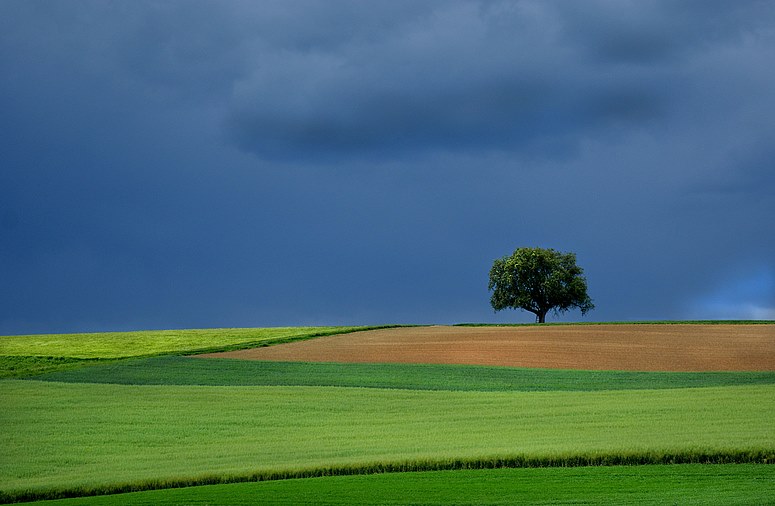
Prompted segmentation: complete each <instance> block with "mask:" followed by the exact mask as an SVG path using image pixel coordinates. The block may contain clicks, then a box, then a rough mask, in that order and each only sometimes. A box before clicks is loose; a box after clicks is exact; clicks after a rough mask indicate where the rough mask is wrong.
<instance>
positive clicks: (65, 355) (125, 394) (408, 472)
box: [0, 328, 775, 504]
mask: <svg viewBox="0 0 775 506" xmlns="http://www.w3.org/2000/svg"><path fill="white" fill-rule="evenodd" d="M343 330H345V331H351V330H353V329H351V328H346V329H343ZM333 331H335V330H332V329H330V328H326V329H324V330H321V333H323V332H333ZM208 332H210V333H207V332H205V333H204V334H203V336H202V340H201V341H197V340H196V339H195V338H194V334H195V333H193V332H191V333H190V334H191V335H188V336H187V337H186V339H189V338H192V339H193V341H187V342H185V343H181V342H174V341H175V339H176V338H173V337H170V334H169V333H160V334H159V335H158V336H156V337H154V334H153V333H144V334H143V335H141V336H140V337H141V338H142V339H144V340H145V342H146V344H148V349H152V350H158V349H162V348H165V349H168V348H170V347H171V346H172V345H173V344H174V345H175V346H177V347H175V350H176V351H175V352H174V353H170V354H167V355H164V354H159V353H155V355H156V356H152V357H147V356H146V357H145V358H132V357H137V356H138V355H142V353H140V351H142V348H143V346H140V345H138V344H133V345H132V346H131V347H129V348H128V349H127V351H124V350H122V338H121V336H120V335H112V336H109V339H108V340H107V341H105V340H103V339H101V338H99V337H96V338H95V336H91V337H89V336H90V335H85V336H86V337H83V338H79V337H73V336H72V335H70V336H68V337H62V336H53V337H47V336H35V337H33V338H30V348H29V350H35V353H37V352H38V351H39V350H41V349H49V350H55V349H58V350H60V351H59V352H61V353H62V356H59V357H57V356H52V357H49V358H44V357H43V356H36V355H35V354H34V353H32V352H31V351H29V350H27V349H26V348H25V347H24V338H20V337H18V336H17V337H14V338H11V339H12V341H13V342H12V346H8V347H6V346H5V344H4V342H3V340H5V339H6V338H3V337H0V346H3V347H2V348H0V355H4V356H5V362H3V361H0V367H4V368H6V369H5V370H4V371H3V373H4V374H5V376H6V377H7V379H4V380H0V405H1V406H2V407H3V409H2V410H1V411H0V426H2V428H3V430H2V432H0V448H2V450H3V451H2V453H0V501H4V502H9V501H20V500H25V501H31V500H40V499H47V498H48V499H54V498H60V497H62V498H64V497H74V498H77V499H75V501H76V502H77V503H78V504H116V503H120V504H214V503H222V504H250V503H254V504H255V503H261V504H305V503H306V504H408V503H415V504H418V503H422V504H454V503H459V504H518V503H519V504H525V503H528V504H530V503H533V504H548V503H558V502H576V503H589V504H603V503H617V504H635V503H638V504H660V503H674V502H680V503H682V504H735V501H737V503H738V504H772V503H773V499H772V497H775V493H774V492H775V491H774V490H773V489H774V488H775V486H774V485H773V483H775V466H774V465H772V463H773V462H775V424H773V422H772V420H775V400H774V399H775V378H774V375H775V374H774V373H772V372H745V373H643V372H622V371H618V372H612V371H563V370H546V369H519V368H505V367H479V366H440V365H402V364H310V363H298V362H287V363H272V362H249V361H239V360H230V359H203V358H193V357H185V356H181V355H182V354H183V353H185V352H186V351H187V350H188V351H190V350H201V349H212V348H213V347H214V344H213V343H212V342H211V341H212V340H213V335H212V332H213V331H208ZM316 332H317V331H316V330H314V329H313V330H310V329H304V331H301V330H299V331H297V332H294V331H292V330H288V329H284V330H283V331H282V332H281V333H277V332H263V330H262V329H252V330H250V331H247V330H246V331H245V332H236V333H231V335H232V337H233V338H234V336H237V337H236V338H235V339H236V340H237V341H239V342H238V343H235V342H234V340H235V339H231V340H224V342H223V343H222V345H223V346H224V347H231V346H235V345H238V346H241V345H243V344H244V343H245V342H248V341H247V340H246V339H248V338H249V339H254V338H255V337H256V336H262V335H263V336H265V337H266V336H270V337H269V338H268V339H269V340H270V341H271V340H272V339H277V340H284V339H289V338H290V339H296V338H309V337H310V335H311V334H314V333H316ZM279 334H282V335H279ZM221 335H222V336H223V334H221ZM246 336H249V337H246ZM135 337H136V336H135ZM81 339H82V340H83V342H81ZM132 339H134V338H132ZM132 339H130V341H131V340H132ZM155 339H158V340H159V341H160V342H158V343H154V340H155ZM47 340H50V342H49V341H47ZM95 343H102V344H100V346H103V347H104V348H103V352H100V353H96V352H94V350H95V349H96V348H95V346H96V344H95ZM173 347H174V346H173ZM84 349H91V350H92V352H89V353H84V352H83V351H84ZM41 364H42V365H41ZM11 376H13V378H11ZM419 471H424V472H419ZM291 478H293V479H291ZM180 487H188V488H180ZM133 491H136V493H133V494H128V492H133ZM140 491H145V492H140ZM124 493H127V494H124ZM110 494H113V495H110ZM117 494H118V495H117ZM93 495H102V497H90V498H88V499H87V497H86V496H93Z"/></svg>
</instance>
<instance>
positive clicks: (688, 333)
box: [200, 324, 775, 371]
mask: <svg viewBox="0 0 775 506" xmlns="http://www.w3.org/2000/svg"><path fill="white" fill-rule="evenodd" d="M200 356H203V357H204V356H206V357H224V358H240V359H254V360H276V361H304V362H403V363H425V364H477V365H499V366H515V367H542V368H560V369H594V370H634V371H775V325H769V324H765V325H726V324H715V325H694V324H691V325H689V324H684V325H681V324H678V325H670V324H639V325H567V326H566V325H562V326H547V327H533V326H528V327H446V326H434V327H409V328H394V329H383V330H372V331H366V332H355V333H352V334H343V335H336V336H328V337H320V338H317V339H311V340H308V341H298V342H295V343H288V344H281V345H277V346H270V347H265V348H256V349H251V350H242V351H232V352H226V353H215V354H209V355H200Z"/></svg>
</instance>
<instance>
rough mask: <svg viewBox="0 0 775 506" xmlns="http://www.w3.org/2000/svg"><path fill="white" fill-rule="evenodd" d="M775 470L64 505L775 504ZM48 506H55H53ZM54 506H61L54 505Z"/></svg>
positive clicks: (352, 484)
mask: <svg viewBox="0 0 775 506" xmlns="http://www.w3.org/2000/svg"><path fill="white" fill-rule="evenodd" d="M774 478H775V467H774V466H771V465H769V466H768V465H755V464H718V465H697V464H680V465H671V466H658V465H644V466H637V467H634V466H611V467H554V468H519V469H482V470H458V471H454V472H449V471H430V472H405V473H400V474H385V473H380V474H370V475H352V476H329V477H325V478H307V479H298V480H282V481H264V482H257V483H255V482H254V483H236V484H230V485H211V486H200V487H192V488H178V489H166V490H155V491H147V492H136V493H128V494H121V495H113V496H102V497H90V498H84V497H80V498H78V499H70V500H62V501H58V502H57V503H56V504H60V505H62V506H68V505H75V504H78V505H85V506H113V505H122V506H123V505H129V506H140V505H144V506H151V505H167V504H232V505H248V504H250V505H252V504H268V505H271V504H287V505H297V504H338V505H353V506H355V505H359V506H360V505H377V504H380V505H391V504H392V505H403V504H426V505H444V506H446V505H449V504H481V505H496V504H498V505H505V504H544V505H545V504H566V503H573V504H590V505H596V504H599V505H608V504H619V505H651V504H688V505H691V504H703V505H724V506H728V505H736V504H737V505H743V504H745V505H747V504H768V503H771V502H772V497H775V479H774ZM47 504H48V503H47ZM52 504H53V503H52Z"/></svg>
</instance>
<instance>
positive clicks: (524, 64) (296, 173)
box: [0, 0, 775, 334]
mask: <svg viewBox="0 0 775 506" xmlns="http://www.w3.org/2000/svg"><path fill="white" fill-rule="evenodd" d="M773 55H775V10H773V9H772V8H771V4H770V2H758V1H741V2H725V1H724V2H721V1H720V2H710V1H692V2H668V1H664V2H659V1H649V2H642V1H603V0H600V1H592V2H583V3H580V2H561V1H557V2H546V1H503V2H500V1H483V2H475V1H470V2H469V1H450V0H443V1H438V2H433V1H428V2H418V1H384V2H382V1H380V2H362V1H355V0H352V1H329V2H322V1H293V2H289V1H286V0H282V1H281V0H277V1H262V2H252V1H231V2H213V1H187V2H171V1H170V2H158V1H140V0H138V1H133V2H123V3H118V2H99V1H80V2H68V3H63V2H46V1H36V0H20V1H16V0H6V1H3V2H0V75H2V79H0V111H2V114H0V285H2V286H3V287H4V290H3V291H2V292H0V334H2V333H15V332H26V331H64V330H103V329H116V328H119V329H125V328H148V327H181V326H189V327H191V326H219V325H220V326H242V325H297V324H336V323H341V324H353V323H384V322H397V321H401V322H420V323H424V322H440V323H445V322H457V321H465V320H468V321H512V320H514V319H520V318H521V319H522V320H525V319H526V318H528V319H529V315H527V316H524V315H522V316H520V315H519V314H518V315H516V316H515V315H514V314H513V313H512V314H502V313H499V314H498V315H494V314H493V313H492V311H491V309H490V308H489V306H488V304H487V301H488V295H487V293H486V285H487V283H486V276H487V271H488V269H489V266H490V265H491V262H492V260H493V259H494V258H496V257H500V256H502V255H505V254H508V253H510V252H511V251H513V249H514V248H516V247H517V246H545V247H554V248H557V249H560V250H564V251H575V252H576V253H577V254H578V259H579V262H580V263H581V265H582V266H583V267H584V268H585V269H586V273H587V276H588V279H589V283H590V291H591V295H592V297H593V298H594V299H595V302H596V304H597V308H598V309H597V310H596V311H595V312H594V313H591V314H590V317H591V318H594V319H600V320H611V319H637V318H685V317H701V318H712V317H713V316H714V315H715V314H723V315H724V317H734V316H737V317H740V318H744V317H747V316H756V315H768V314H772V311H773V310H775V309H773V308H775V301H773V300H771V299H772V293H773V291H772V273H773V272H775V263H774V262H775V260H773V259H774V258H775V235H774V234H772V233H769V232H770V230H771V228H772V227H771V224H770V221H771V218H770V217H771V216H773V215H775V199H774V198H773V190H772V188H775V181H774V180H773V174H775V152H774V151H773V149H772V141H771V140H772V139H773V138H775V126H773V125H775V123H773V122H772V117H773V116H775V92H773V90H775V70H773V68H774V67H773V66H772V65H770V64H769V62H770V61H772V60H773ZM567 317H568V318H570V319H574V318H577V317H578V315H574V314H571V315H568V316H567Z"/></svg>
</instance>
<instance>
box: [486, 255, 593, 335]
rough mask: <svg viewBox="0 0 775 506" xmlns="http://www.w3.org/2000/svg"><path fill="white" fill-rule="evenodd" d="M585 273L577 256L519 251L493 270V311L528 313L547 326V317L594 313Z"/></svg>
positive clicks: (491, 279) (490, 288) (499, 261)
mask: <svg viewBox="0 0 775 506" xmlns="http://www.w3.org/2000/svg"><path fill="white" fill-rule="evenodd" d="M583 273H584V271H583V269H582V268H581V267H579V266H578V265H576V255H575V254H574V253H560V252H559V251H555V250H553V249H543V248H518V249H517V250H516V251H514V253H513V254H512V255H511V256H506V257H503V258H500V259H498V260H495V262H493V264H492V269H490V286H489V290H492V292H493V293H492V297H491V298H490V304H492V307H493V309H495V310H496V311H500V310H501V309H506V308H513V309H524V310H525V311H530V312H531V313H534V314H535V315H536V319H537V320H538V323H545V322H546V313H547V312H549V310H554V313H555V314H557V313H559V312H565V311H567V310H568V309H570V308H574V307H575V308H579V309H580V310H581V314H586V312H587V311H589V310H590V309H594V307H595V305H594V304H592V299H590V298H589V295H587V280H586V279H585V278H584V276H583Z"/></svg>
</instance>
